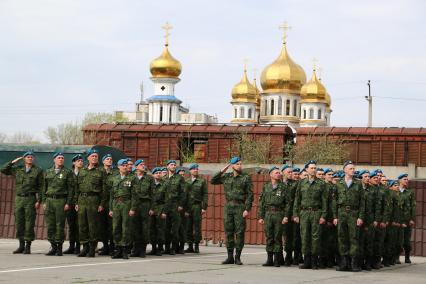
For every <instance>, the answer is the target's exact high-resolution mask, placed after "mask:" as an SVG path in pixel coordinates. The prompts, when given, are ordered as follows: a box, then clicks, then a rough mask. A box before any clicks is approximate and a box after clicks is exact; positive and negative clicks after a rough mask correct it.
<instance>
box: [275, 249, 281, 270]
mask: <svg viewBox="0 0 426 284" xmlns="http://www.w3.org/2000/svg"><path fill="white" fill-rule="evenodd" d="M280 254H281V253H279V252H275V253H274V266H275V267H280V266H281V264H280V261H279V259H280Z"/></svg>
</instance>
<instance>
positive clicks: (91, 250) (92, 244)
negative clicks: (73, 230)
mask: <svg viewBox="0 0 426 284" xmlns="http://www.w3.org/2000/svg"><path fill="white" fill-rule="evenodd" d="M96 245H97V242H90V243H89V253H88V254H87V257H95V250H96Z"/></svg>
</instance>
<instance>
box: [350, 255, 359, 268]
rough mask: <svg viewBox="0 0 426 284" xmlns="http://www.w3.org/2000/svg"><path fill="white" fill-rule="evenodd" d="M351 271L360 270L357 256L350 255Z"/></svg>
mask: <svg viewBox="0 0 426 284" xmlns="http://www.w3.org/2000/svg"><path fill="white" fill-rule="evenodd" d="M351 266H352V270H351V271H352V272H360V271H361V267H359V259H358V257H357V256H354V257H352V264H351Z"/></svg>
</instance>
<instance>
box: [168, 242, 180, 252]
mask: <svg viewBox="0 0 426 284" xmlns="http://www.w3.org/2000/svg"><path fill="white" fill-rule="evenodd" d="M177 248H178V244H177V243H175V242H173V243H172V247H171V248H170V253H169V254H170V255H176V250H177Z"/></svg>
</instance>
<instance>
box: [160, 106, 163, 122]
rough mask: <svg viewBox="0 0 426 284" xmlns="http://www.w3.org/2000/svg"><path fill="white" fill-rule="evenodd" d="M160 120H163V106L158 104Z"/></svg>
mask: <svg viewBox="0 0 426 284" xmlns="http://www.w3.org/2000/svg"><path fill="white" fill-rule="evenodd" d="M160 122H163V106H160Z"/></svg>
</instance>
